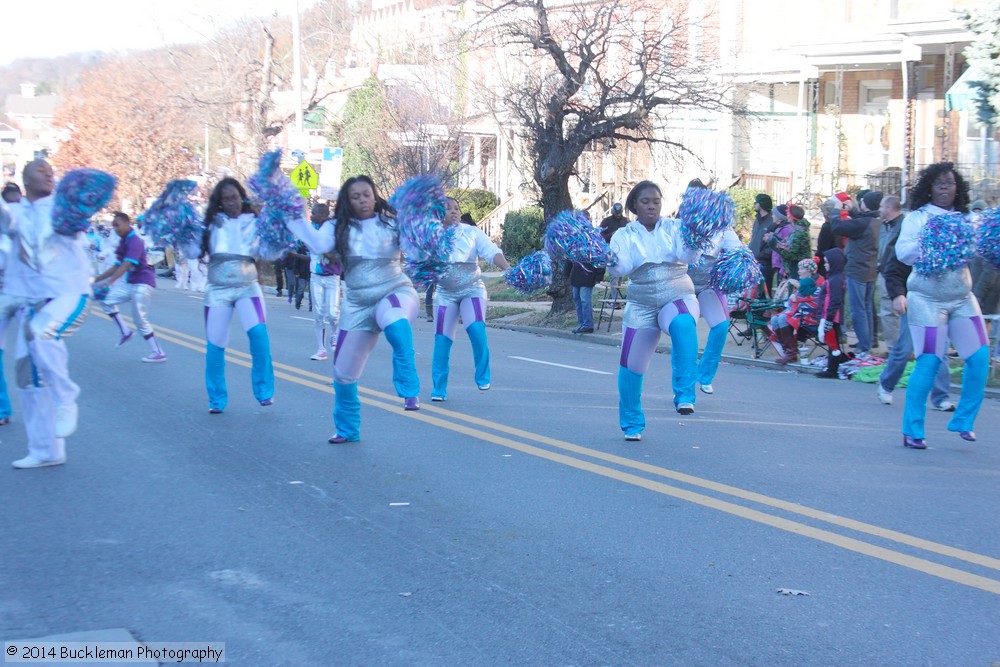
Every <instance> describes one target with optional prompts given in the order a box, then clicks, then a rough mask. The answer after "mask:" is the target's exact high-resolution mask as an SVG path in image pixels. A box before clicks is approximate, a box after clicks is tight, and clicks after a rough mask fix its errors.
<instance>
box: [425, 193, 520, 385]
mask: <svg viewBox="0 0 1000 667" xmlns="http://www.w3.org/2000/svg"><path fill="white" fill-rule="evenodd" d="M461 216H462V211H461V209H460V208H459V205H458V201H457V200H456V199H453V198H451V197H448V198H447V199H446V200H445V217H444V224H445V227H447V228H450V229H452V230H453V233H454V238H455V243H454V246H453V248H452V251H451V255H450V256H449V258H448V259H449V260H450V265H449V267H448V270H447V271H445V272H444V273H443V274H442V275H441V276H440V277H439V278H438V281H437V289H436V292H435V294H434V304H435V310H436V311H437V317H436V318H435V320H436V325H435V326H436V330H435V334H434V357H433V361H432V363H431V371H432V376H433V379H434V389H433V390H432V391H431V400H432V401H443V400H445V399H446V398H447V396H448V373H449V360H450V357H451V346H452V343H453V342H454V340H455V332H456V331H457V330H458V318H459V315H461V317H462V324H464V325H465V332H466V333H467V334H468V335H469V342H471V343H472V358H473V361H474V362H475V365H476V376H475V380H476V386H477V387H478V388H479V389H480V390H481V391H486V390H487V389H489V388H490V384H491V383H490V379H491V378H490V348H489V344H488V343H487V340H486V285H485V284H484V283H483V278H482V273H481V272H480V270H479V262H478V260H479V259H484V260H486V261H487V262H490V263H491V264H493V265H494V266H498V267H500V268H501V269H503V270H505V271H506V270H507V269H509V268H510V264H509V263H507V259H506V258H505V257H504V256H503V252H502V251H501V250H500V248H499V247H498V246H497V244H495V243H493V241H491V240H490V238H489V237H488V236H486V233H485V232H483V230H481V229H479V228H478V227H474V226H472V225H465V224H462V223H461Z"/></svg>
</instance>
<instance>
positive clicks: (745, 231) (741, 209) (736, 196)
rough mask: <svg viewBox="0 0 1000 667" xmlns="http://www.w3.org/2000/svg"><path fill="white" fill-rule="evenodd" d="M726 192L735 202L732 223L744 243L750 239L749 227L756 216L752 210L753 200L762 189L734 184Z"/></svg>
mask: <svg viewBox="0 0 1000 667" xmlns="http://www.w3.org/2000/svg"><path fill="white" fill-rule="evenodd" d="M727 192H728V193H729V196H730V197H732V199H733V203H735V204H736V216H735V217H736V223H735V225H734V227H735V229H736V234H737V235H738V236H739V237H740V238H741V239H742V240H743V242H744V243H746V242H747V241H749V240H750V229H751V227H752V225H753V221H754V218H755V217H757V214H756V213H754V210H753V202H754V199H756V197H757V195H759V194H761V193H762V191H761V190H752V189H750V188H745V187H743V186H742V185H734V186H733V187H731V188H729V190H727Z"/></svg>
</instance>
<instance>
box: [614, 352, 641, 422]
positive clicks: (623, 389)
mask: <svg viewBox="0 0 1000 667" xmlns="http://www.w3.org/2000/svg"><path fill="white" fill-rule="evenodd" d="M618 423H619V424H620V425H621V427H622V431H623V432H624V433H625V435H638V434H640V433H642V431H643V429H645V428H646V415H644V414H643V413H642V376H641V375H639V374H638V373H634V372H632V371H630V370H629V369H627V368H625V367H624V366H619V367H618Z"/></svg>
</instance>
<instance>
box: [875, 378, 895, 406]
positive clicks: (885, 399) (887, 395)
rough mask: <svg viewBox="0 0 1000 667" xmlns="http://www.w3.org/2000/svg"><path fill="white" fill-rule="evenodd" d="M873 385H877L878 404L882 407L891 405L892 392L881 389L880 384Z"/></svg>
mask: <svg viewBox="0 0 1000 667" xmlns="http://www.w3.org/2000/svg"><path fill="white" fill-rule="evenodd" d="M875 384H877V385H878V400H879V402H880V403H881V404H882V405H892V392H891V391H886V390H885V389H884V388H883V387H882V383H881V382H876V383H875Z"/></svg>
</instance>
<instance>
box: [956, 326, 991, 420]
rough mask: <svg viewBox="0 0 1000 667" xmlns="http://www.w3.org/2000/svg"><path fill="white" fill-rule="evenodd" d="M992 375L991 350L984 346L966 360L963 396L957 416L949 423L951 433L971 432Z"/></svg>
mask: <svg viewBox="0 0 1000 667" xmlns="http://www.w3.org/2000/svg"><path fill="white" fill-rule="evenodd" d="M989 374H990V348H989V347H988V346H986V345H983V346H982V347H981V348H979V349H978V350H976V352H975V354H973V355H972V356H971V357H969V358H968V359H966V360H965V367H964V368H963V369H962V396H961V397H960V398H959V399H958V406H957V407H956V408H955V414H954V415H953V416H952V418H951V420H950V421H949V422H948V430H949V431H956V432H961V431H971V430H972V429H973V427H974V426H975V423H976V415H978V414H979V407H980V406H981V405H982V404H983V396H984V395H985V394H986V380H987V378H988V376H989Z"/></svg>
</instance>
